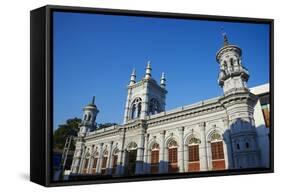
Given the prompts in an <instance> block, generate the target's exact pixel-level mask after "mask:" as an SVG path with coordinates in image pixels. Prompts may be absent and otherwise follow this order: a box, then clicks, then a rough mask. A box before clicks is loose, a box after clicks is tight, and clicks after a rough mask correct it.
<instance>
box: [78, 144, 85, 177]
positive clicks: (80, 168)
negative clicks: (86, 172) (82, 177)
mask: <svg viewBox="0 0 281 192" xmlns="http://www.w3.org/2000/svg"><path fill="white" fill-rule="evenodd" d="M82 150H83V151H82V156H81V160H80V165H79V170H78V173H80V174H81V173H82V170H83V166H84V158H85V153H86V148H85V147H83V148H82Z"/></svg>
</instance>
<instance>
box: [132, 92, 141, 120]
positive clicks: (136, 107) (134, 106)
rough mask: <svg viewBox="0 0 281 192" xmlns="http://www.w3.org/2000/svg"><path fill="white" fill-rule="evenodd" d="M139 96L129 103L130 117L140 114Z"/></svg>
mask: <svg viewBox="0 0 281 192" xmlns="http://www.w3.org/2000/svg"><path fill="white" fill-rule="evenodd" d="M141 102H142V100H141V98H139V97H137V98H136V99H135V100H134V101H133V102H132V104H131V119H135V118H138V117H140V114H141Z"/></svg>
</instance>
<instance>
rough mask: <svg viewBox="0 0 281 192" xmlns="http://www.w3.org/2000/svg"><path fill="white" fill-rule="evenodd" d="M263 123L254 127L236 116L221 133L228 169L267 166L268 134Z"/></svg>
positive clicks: (268, 158) (268, 159)
mask: <svg viewBox="0 0 281 192" xmlns="http://www.w3.org/2000/svg"><path fill="white" fill-rule="evenodd" d="M269 133H270V132H269V128H266V127H265V126H264V125H261V126H258V127H255V126H253V125H252V123H251V122H248V121H245V120H242V119H240V118H238V119H237V120H236V121H235V122H233V123H232V124H231V125H230V129H228V130H226V131H225V132H224V133H223V139H224V141H225V143H226V144H227V145H226V147H227V155H228V165H229V169H243V168H269V167H270V165H269V162H270V153H269V151H270V145H269V143H270V134H269Z"/></svg>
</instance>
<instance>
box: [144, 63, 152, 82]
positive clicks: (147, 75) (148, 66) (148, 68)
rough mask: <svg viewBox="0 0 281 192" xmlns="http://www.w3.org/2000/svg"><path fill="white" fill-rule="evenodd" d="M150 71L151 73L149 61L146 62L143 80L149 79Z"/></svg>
mask: <svg viewBox="0 0 281 192" xmlns="http://www.w3.org/2000/svg"><path fill="white" fill-rule="evenodd" d="M151 71H152V69H151V61H148V62H147V66H146V70H145V77H144V78H145V79H150V77H151Z"/></svg>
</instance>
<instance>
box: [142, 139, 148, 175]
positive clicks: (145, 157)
mask: <svg viewBox="0 0 281 192" xmlns="http://www.w3.org/2000/svg"><path fill="white" fill-rule="evenodd" d="M148 140H149V134H145V136H144V157H143V173H147V172H148V170H147V167H148V166H147V165H148V163H149V161H148V157H147V156H148Z"/></svg>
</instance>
